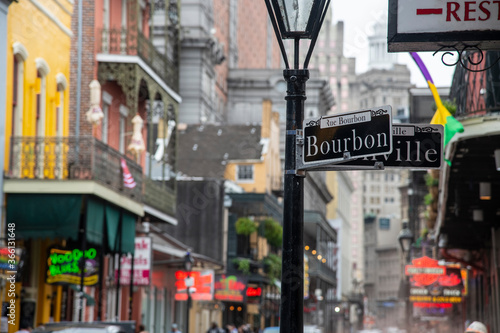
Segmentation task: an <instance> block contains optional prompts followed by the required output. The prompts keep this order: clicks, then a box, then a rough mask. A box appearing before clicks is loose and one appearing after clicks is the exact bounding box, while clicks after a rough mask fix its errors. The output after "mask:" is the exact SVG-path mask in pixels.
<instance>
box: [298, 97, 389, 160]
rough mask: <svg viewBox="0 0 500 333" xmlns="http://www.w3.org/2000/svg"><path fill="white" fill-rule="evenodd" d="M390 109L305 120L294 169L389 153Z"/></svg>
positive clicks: (376, 109)
mask: <svg viewBox="0 0 500 333" xmlns="http://www.w3.org/2000/svg"><path fill="white" fill-rule="evenodd" d="M391 111H392V108H391V106H389V105H387V106H382V107H377V108H373V109H368V110H359V111H353V112H347V113H342V114H337V115H332V116H324V117H321V118H319V119H318V118H312V119H306V120H304V126H303V133H302V136H300V135H299V137H301V139H300V141H299V142H298V143H297V169H299V170H301V169H302V170H307V169H309V168H315V167H318V166H322V165H328V164H333V163H339V162H341V161H346V160H349V159H352V158H356V157H357V158H361V157H368V156H373V155H380V154H389V153H391V151H392V137H391V133H392V119H391V113H392V112H391Z"/></svg>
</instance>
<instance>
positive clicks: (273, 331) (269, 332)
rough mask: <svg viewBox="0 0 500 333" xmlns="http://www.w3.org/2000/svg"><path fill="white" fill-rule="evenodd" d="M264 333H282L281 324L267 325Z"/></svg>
mask: <svg viewBox="0 0 500 333" xmlns="http://www.w3.org/2000/svg"><path fill="white" fill-rule="evenodd" d="M262 333H280V328H279V326H273V327H266V328H264V331H263V332H262Z"/></svg>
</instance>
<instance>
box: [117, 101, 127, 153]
mask: <svg viewBox="0 0 500 333" xmlns="http://www.w3.org/2000/svg"><path fill="white" fill-rule="evenodd" d="M127 116H128V109H127V107H126V106H125V105H120V141H119V143H118V150H119V151H120V153H122V154H125V129H126V127H127V126H126V124H125V120H126V119H127Z"/></svg>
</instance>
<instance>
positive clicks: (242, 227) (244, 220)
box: [234, 217, 258, 236]
mask: <svg viewBox="0 0 500 333" xmlns="http://www.w3.org/2000/svg"><path fill="white" fill-rule="evenodd" d="M234 226H235V227H236V233H237V234H238V235H244V236H249V235H250V234H252V233H253V232H255V231H257V228H258V223H257V222H255V221H253V220H252V219H250V218H248V217H240V218H239V219H238V220H237V221H236V223H235V225H234Z"/></svg>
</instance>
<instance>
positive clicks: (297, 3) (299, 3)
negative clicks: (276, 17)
mask: <svg viewBox="0 0 500 333" xmlns="http://www.w3.org/2000/svg"><path fill="white" fill-rule="evenodd" d="M314 2H315V0H278V3H279V7H280V13H281V17H282V18H283V23H284V25H285V29H286V31H287V32H304V31H306V28H307V23H308V22H309V17H310V16H311V10H312V7H313V4H314Z"/></svg>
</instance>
